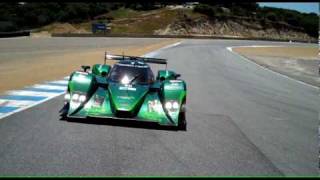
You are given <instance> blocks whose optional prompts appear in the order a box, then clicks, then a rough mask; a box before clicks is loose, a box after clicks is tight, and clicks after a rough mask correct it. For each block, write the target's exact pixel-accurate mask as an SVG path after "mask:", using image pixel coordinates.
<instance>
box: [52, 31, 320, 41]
mask: <svg viewBox="0 0 320 180" xmlns="http://www.w3.org/2000/svg"><path fill="white" fill-rule="evenodd" d="M51 36H52V37H133V38H182V39H184V38H185V39H237V40H263V41H286V42H288V41H294V42H308V43H318V41H306V40H299V39H276V38H262V37H261V38H259V37H257V38H255V37H232V36H208V35H204V36H202V35H201V36H195V35H154V34H90V33H53V34H52V35H51Z"/></svg>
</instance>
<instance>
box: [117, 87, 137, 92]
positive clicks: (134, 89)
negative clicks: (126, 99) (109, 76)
mask: <svg viewBox="0 0 320 180" xmlns="http://www.w3.org/2000/svg"><path fill="white" fill-rule="evenodd" d="M119 90H129V91H136V90H137V89H136V88H133V87H130V86H120V87H119Z"/></svg>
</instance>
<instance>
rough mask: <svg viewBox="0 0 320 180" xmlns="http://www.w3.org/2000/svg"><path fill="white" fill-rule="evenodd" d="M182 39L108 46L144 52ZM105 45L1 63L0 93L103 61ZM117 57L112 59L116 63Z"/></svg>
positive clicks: (132, 52)
mask: <svg viewBox="0 0 320 180" xmlns="http://www.w3.org/2000/svg"><path fill="white" fill-rule="evenodd" d="M179 41H180V40H178V39H171V40H159V42H158V43H156V44H152V45H144V46H139V45H137V46H127V47H122V48H108V52H110V53H114V54H122V52H125V54H126V55H136V56H138V55H143V54H146V53H147V52H150V51H154V50H156V49H159V48H161V47H163V46H166V45H169V44H173V43H175V42H179ZM104 53H105V49H104V48H99V49H95V50H87V51H81V52H68V53H65V52H64V53H61V54H60V53H58V54H55V55H50V56H45V55H44V56H41V57H36V58H22V59H19V60H12V61H6V62H4V63H2V64H1V67H0V82H1V85H0V94H2V93H4V92H5V91H7V90H13V89H21V88H23V87H25V86H30V85H33V84H36V83H42V82H44V81H51V80H57V79H61V78H62V77H64V76H68V75H70V74H71V73H72V72H73V71H75V70H78V69H80V66H81V65H90V66H92V65H93V64H96V63H103V60H104ZM113 62H114V61H109V62H108V63H110V64H112V63H113Z"/></svg>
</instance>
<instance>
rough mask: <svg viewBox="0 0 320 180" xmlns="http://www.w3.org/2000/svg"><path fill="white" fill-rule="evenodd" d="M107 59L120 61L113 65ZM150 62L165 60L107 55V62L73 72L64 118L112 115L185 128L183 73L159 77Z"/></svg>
mask: <svg viewBox="0 0 320 180" xmlns="http://www.w3.org/2000/svg"><path fill="white" fill-rule="evenodd" d="M107 59H113V60H118V62H117V63H115V64H114V65H113V66H112V67H111V66H110V65H107V64H106V60H107ZM148 63H156V64H165V65H167V60H166V59H158V58H145V57H137V56H124V55H109V54H105V63H104V64H95V65H93V66H92V70H91V72H88V69H90V67H89V66H82V68H83V70H82V71H75V72H73V73H72V74H71V75H70V79H69V83H68V89H67V92H66V94H65V96H64V98H65V104H64V106H63V108H62V109H61V110H60V113H61V116H62V117H63V118H66V119H68V118H87V117H95V118H106V119H108V118H111V119H125V120H137V121H148V122H156V123H158V124H160V125H164V126H175V127H177V128H178V129H181V130H186V115H185V113H186V95H187V89H186V83H185V82H184V81H183V80H181V79H177V78H178V77H179V76H180V74H176V73H175V72H173V71H169V70H167V69H165V70H159V71H158V74H157V77H156V78H154V74H153V72H152V70H151V68H150V66H149V65H148Z"/></svg>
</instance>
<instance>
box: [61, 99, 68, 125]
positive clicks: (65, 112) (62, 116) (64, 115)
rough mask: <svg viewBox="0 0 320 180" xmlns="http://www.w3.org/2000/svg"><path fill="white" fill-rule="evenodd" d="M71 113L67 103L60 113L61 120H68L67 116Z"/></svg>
mask: <svg viewBox="0 0 320 180" xmlns="http://www.w3.org/2000/svg"><path fill="white" fill-rule="evenodd" d="M68 111H69V103H66V104H65V105H64V106H63V108H62V109H61V110H60V111H59V113H60V120H66V121H67V120H68V117H67V114H68Z"/></svg>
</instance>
